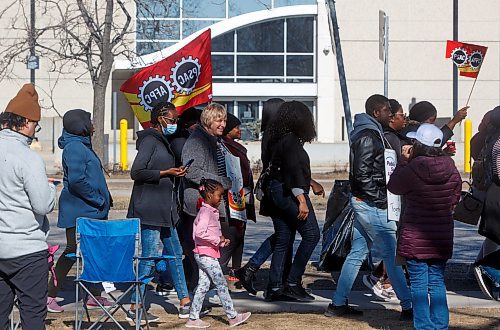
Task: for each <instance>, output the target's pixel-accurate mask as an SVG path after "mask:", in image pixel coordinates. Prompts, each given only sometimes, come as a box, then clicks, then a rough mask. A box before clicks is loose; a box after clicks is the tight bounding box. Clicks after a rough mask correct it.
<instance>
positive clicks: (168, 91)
mask: <svg viewBox="0 0 500 330" xmlns="http://www.w3.org/2000/svg"><path fill="white" fill-rule="evenodd" d="M165 96H166V97H165ZM137 97H138V98H139V100H140V102H139V104H140V105H142V106H143V107H144V110H146V111H151V110H153V107H154V105H155V104H157V103H158V102H160V101H165V102H170V101H171V100H172V99H173V98H174V88H173V87H172V84H171V82H170V80H167V78H166V77H165V76H161V77H160V75H158V74H157V75H156V76H154V77H153V76H150V77H149V78H148V79H147V80H144V82H143V83H142V86H140V87H139V94H137Z"/></svg>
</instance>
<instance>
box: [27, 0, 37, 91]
mask: <svg viewBox="0 0 500 330" xmlns="http://www.w3.org/2000/svg"><path fill="white" fill-rule="evenodd" d="M35 31H36V30H35V0H31V2H30V30H29V36H28V42H29V46H30V55H29V56H28V59H27V61H26V67H27V68H28V70H30V82H31V83H32V84H35V70H37V69H38V68H39V59H38V56H36V54H35V43H36V32H35Z"/></svg>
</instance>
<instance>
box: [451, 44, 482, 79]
mask: <svg viewBox="0 0 500 330" xmlns="http://www.w3.org/2000/svg"><path fill="white" fill-rule="evenodd" d="M487 49H488V47H484V46H479V45H473V44H466V43H463V42H459V41H453V40H448V41H447V43H446V58H451V60H452V61H453V63H455V65H456V66H457V67H458V70H459V71H460V75H461V76H464V77H470V78H477V75H478V74H479V70H480V69H481V64H483V60H484V56H485V55H486V50H487Z"/></svg>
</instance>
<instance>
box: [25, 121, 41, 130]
mask: <svg viewBox="0 0 500 330" xmlns="http://www.w3.org/2000/svg"><path fill="white" fill-rule="evenodd" d="M28 122H29V123H35V133H38V132H40V131H41V130H42V126H40V124H39V123H38V122H37V121H31V120H29V121H28Z"/></svg>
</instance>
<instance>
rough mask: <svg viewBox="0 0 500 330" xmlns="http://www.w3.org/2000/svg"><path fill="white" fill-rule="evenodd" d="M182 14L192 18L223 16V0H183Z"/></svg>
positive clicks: (224, 8)
mask: <svg viewBox="0 0 500 330" xmlns="http://www.w3.org/2000/svg"><path fill="white" fill-rule="evenodd" d="M182 6H183V8H182V16H183V17H194V18H225V17H226V1H224V0H203V1H200V0H183V2H182Z"/></svg>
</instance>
